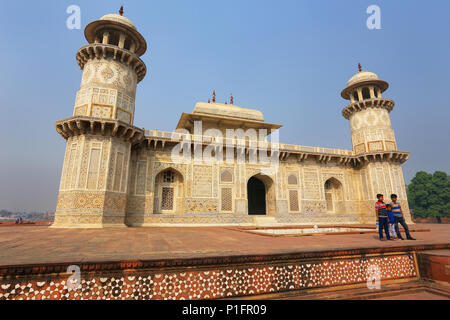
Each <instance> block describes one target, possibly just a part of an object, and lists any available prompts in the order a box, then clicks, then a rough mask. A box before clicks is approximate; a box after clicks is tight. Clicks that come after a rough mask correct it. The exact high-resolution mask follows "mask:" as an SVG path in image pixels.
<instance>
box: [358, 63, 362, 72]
mask: <svg viewBox="0 0 450 320" xmlns="http://www.w3.org/2000/svg"><path fill="white" fill-rule="evenodd" d="M358 70H359V72H361V71H362V67H361V63H359V62H358Z"/></svg>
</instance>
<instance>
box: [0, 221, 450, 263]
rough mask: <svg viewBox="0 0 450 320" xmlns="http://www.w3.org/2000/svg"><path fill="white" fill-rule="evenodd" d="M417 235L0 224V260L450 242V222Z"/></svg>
mask: <svg viewBox="0 0 450 320" xmlns="http://www.w3.org/2000/svg"><path fill="white" fill-rule="evenodd" d="M411 227H412V228H413V229H430V230H431V231H430V232H413V236H414V237H415V238H417V241H406V240H405V241H401V240H398V241H383V242H381V241H379V240H378V238H377V235H376V234H350V235H324V236H307V237H305V236H303V237H267V236H261V235H255V234H251V233H247V232H243V231H238V230H233V229H229V228H218V227H205V228H191V227H188V228H156V227H155V228H117V229H51V228H48V227H45V226H35V227H29V226H28V227H22V226H17V227H0V248H1V249H0V265H1V266H5V265H24V264H27V265H32V264H46V263H65V262H80V263H83V262H86V263H87V262H102V261H123V260H164V259H190V258H203V257H218V256H221V257H223V256H243V255H270V254H287V253H298V252H319V251H333V250H350V249H360V248H386V249H389V248H393V247H399V246H401V247H407V246H411V245H428V244H449V243H450V225H437V224H434V225H433V224H423V225H415V226H411Z"/></svg>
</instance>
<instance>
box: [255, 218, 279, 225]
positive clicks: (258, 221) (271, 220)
mask: <svg viewBox="0 0 450 320" xmlns="http://www.w3.org/2000/svg"><path fill="white" fill-rule="evenodd" d="M253 219H254V223H255V225H256V226H259V227H271V226H277V225H278V222H277V219H275V217H254V218H253Z"/></svg>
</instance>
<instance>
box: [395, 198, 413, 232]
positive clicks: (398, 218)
mask: <svg viewBox="0 0 450 320" xmlns="http://www.w3.org/2000/svg"><path fill="white" fill-rule="evenodd" d="M391 200H392V202H391V207H392V212H393V213H394V219H395V232H396V233H397V235H398V238H399V239H401V240H405V239H403V237H402V234H401V233H400V229H399V227H398V224H399V223H400V224H401V225H402V227H403V229H405V234H406V239H408V240H416V239H414V238H413V237H411V234H410V233H409V228H408V225H407V224H406V221H405V217H404V216H403V210H402V207H401V206H400V203H398V202H397V195H396V194H391Z"/></svg>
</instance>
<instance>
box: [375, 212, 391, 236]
mask: <svg viewBox="0 0 450 320" xmlns="http://www.w3.org/2000/svg"><path fill="white" fill-rule="evenodd" d="M378 221H379V228H378V231H379V232H380V239H383V229H384V232H385V233H386V238H387V239H388V240H389V239H391V236H390V235H389V219H388V217H378Z"/></svg>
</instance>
